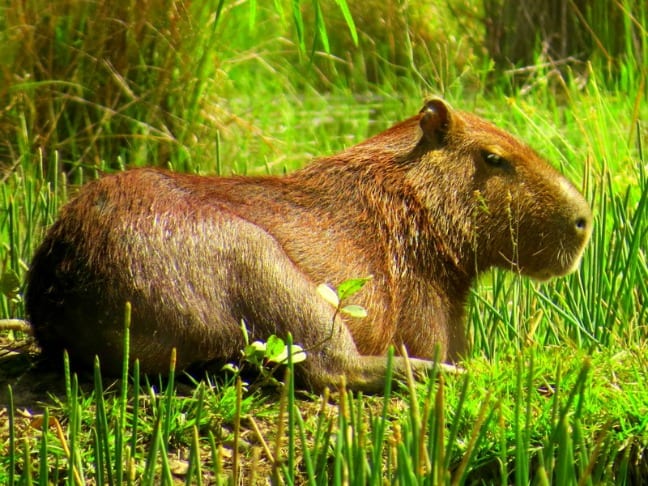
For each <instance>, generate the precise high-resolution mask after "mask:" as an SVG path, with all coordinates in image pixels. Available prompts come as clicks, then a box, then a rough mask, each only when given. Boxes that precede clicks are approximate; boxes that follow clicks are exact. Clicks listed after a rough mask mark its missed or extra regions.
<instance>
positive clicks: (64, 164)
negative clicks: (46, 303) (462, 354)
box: [0, 0, 648, 484]
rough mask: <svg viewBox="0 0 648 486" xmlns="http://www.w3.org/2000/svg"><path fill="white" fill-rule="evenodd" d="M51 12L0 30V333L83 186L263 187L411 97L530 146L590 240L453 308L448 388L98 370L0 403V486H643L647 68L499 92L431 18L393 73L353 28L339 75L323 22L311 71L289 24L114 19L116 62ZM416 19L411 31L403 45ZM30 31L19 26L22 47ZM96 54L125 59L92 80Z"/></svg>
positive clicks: (140, 16)
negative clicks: (459, 364) (453, 351)
mask: <svg viewBox="0 0 648 486" xmlns="http://www.w3.org/2000/svg"><path fill="white" fill-rule="evenodd" d="M55 3H56V6H49V5H50V4H49V3H48V4H47V5H48V6H49V7H45V6H44V4H43V3H42V2H40V1H39V0H32V1H30V2H26V3H25V2H23V3H22V4H21V5H23V10H22V11H20V10H12V11H11V12H9V10H7V9H6V8H5V9H4V10H3V12H2V13H3V15H0V40H1V41H2V43H1V45H2V47H1V49H2V51H1V52H2V56H3V59H5V60H7V62H6V63H4V64H3V66H2V67H0V69H1V70H2V71H1V72H2V75H3V78H2V79H3V83H4V84H3V88H2V89H1V90H0V95H1V96H2V99H3V107H4V108H3V111H2V112H1V114H2V117H1V118H0V133H1V134H3V138H4V140H3V141H2V143H0V157H2V158H1V160H0V164H2V169H3V170H2V176H1V179H0V180H2V185H1V187H0V271H1V274H2V276H3V278H2V288H1V290H2V295H1V296H0V318H3V319H7V318H22V317H24V308H23V303H22V300H21V295H22V292H23V290H24V289H23V287H22V282H23V281H24V277H25V272H26V270H27V268H28V265H29V261H30V258H31V255H32V254H33V252H34V250H35V248H36V246H37V245H38V243H39V241H40V240H41V238H42V235H43V231H44V230H45V228H46V227H47V226H48V225H49V224H51V223H52V222H53V221H54V219H55V218H56V215H57V213H58V210H59V208H60V206H61V205H62V204H63V203H64V202H65V201H66V200H68V199H69V197H71V196H72V195H73V194H74V191H75V188H76V186H77V185H80V184H82V183H83V182H84V181H87V180H89V179H92V178H94V177H97V176H98V175H99V174H100V172H103V171H114V170H121V168H123V167H126V166H129V167H130V166H137V165H168V166H171V167H173V168H175V169H177V170H185V171H192V172H199V173H222V174H230V173H240V174H264V173H274V174H281V173H284V172H286V171H291V170H294V169H296V168H298V167H300V166H302V165H303V164H305V163H307V161H308V160H309V159H310V158H311V157H313V156H317V155H323V154H329V153H332V152H334V151H337V150H340V149H341V148H343V147H347V146H349V145H351V144H353V143H356V142H359V141H361V140H363V139H364V138H366V137H367V136H369V135H371V134H374V133H377V132H378V131H380V130H381V129H383V128H386V127H388V126H390V125H391V124H392V123H394V122H395V121H398V120H400V119H403V118H405V117H408V116H410V115H411V114H413V113H416V112H417V111H418V109H419V108H420V106H421V103H422V99H423V97H424V96H426V95H428V94H431V93H443V94H444V96H445V97H446V98H447V99H448V100H449V101H450V102H451V103H452V104H453V105H454V106H455V107H457V108H460V109H465V110H468V111H475V112H477V113H479V114H480V115H482V116H484V117H485V118H488V119H491V120H493V121H494V122H495V123H497V124H498V125H500V126H501V127H503V128H505V129H508V130H509V131H511V132H512V133H515V134H516V135H518V136H520V137H521V138H522V139H524V140H526V141H528V142H529V143H530V144H531V145H532V146H534V147H535V148H536V149H538V151H540V152H541V153H542V154H544V155H545V156H546V157H547V158H548V159H549V160H551V161H552V162H553V163H554V164H555V165H556V166H557V167H558V168H559V169H560V170H561V171H562V172H564V173H565V174H566V175H567V176H568V177H569V178H570V179H572V180H573V181H574V182H575V183H576V185H577V186H578V187H580V188H581V189H582V191H583V193H584V194H585V195H586V197H587V199H588V200H589V201H590V202H591V204H592V207H593V209H594V214H595V227H594V233H593V236H592V242H591V244H590V247H589V248H588V250H587V252H586V254H585V257H584V261H583V263H582V265H581V268H580V269H579V270H578V271H577V272H576V273H575V274H573V275H570V276H568V277H566V278H562V279H559V280H556V281H553V282H550V283H544V284H538V283H535V282H531V281H529V280H528V279H525V278H521V277H518V276H514V275H510V274H507V273H505V272H501V271H492V272H489V273H488V274H486V275H484V276H483V278H482V279H481V280H480V281H479V282H478V283H477V285H476V287H475V289H474V292H473V294H472V296H471V300H470V304H469V308H468V332H469V334H470V340H469V341H470V342H471V343H472V349H471V351H470V355H469V356H468V357H467V358H466V360H465V361H464V363H463V366H464V368H465V369H466V370H467V373H466V374H464V375H445V376H442V377H441V376H432V377H430V379H429V380H427V381H426V382H424V383H413V382H410V383H407V384H405V385H403V386H399V385H396V384H394V386H393V388H392V387H391V385H387V386H386V390H385V394H384V396H380V397H366V396H362V395H357V394H356V395H353V394H351V393H348V392H346V391H344V390H342V391H341V392H339V393H334V394H333V396H328V395H325V396H323V397H319V396H312V395H307V394H304V393H301V392H296V391H295V390H294V388H293V386H292V381H291V380H290V379H289V377H290V374H288V375H286V376H287V379H286V381H285V382H286V385H285V386H283V387H276V388H269V389H262V390H260V389H258V388H257V387H256V386H255V384H254V383H251V384H247V385H246V384H243V383H241V382H239V381H237V379H236V377H232V376H218V377H209V378H206V379H204V380H202V381H200V382H198V383H194V382H191V381H189V380H188V379H187V378H186V377H183V376H181V375H175V374H173V373H172V374H171V378H169V379H166V380H154V379H153V378H148V379H147V378H145V377H143V376H140V375H139V373H138V371H137V369H131V370H128V369H126V370H125V375H127V376H130V378H129V379H125V380H122V381H120V382H117V383H112V382H110V383H108V382H104V381H103V380H102V377H101V375H100V373H98V368H97V369H95V371H94V375H93V376H92V377H91V378H90V379H81V380H79V379H78V378H77V377H76V376H75V375H74V374H72V373H70V371H69V370H67V373H66V375H65V377H64V378H61V379H62V380H64V381H65V386H64V387H63V389H62V393H53V395H52V396H50V397H47V396H43V397H42V398H43V399H46V401H45V404H44V406H43V405H41V404H38V403H29V404H27V405H28V408H29V409H31V410H32V412H31V414H28V413H26V412H25V411H24V407H25V406H26V405H25V404H24V401H23V400H22V399H21V397H19V396H18V395H16V397H14V398H13V399H12V398H11V397H12V391H13V388H10V387H9V386H7V385H6V384H3V387H4V388H5V390H3V393H4V394H5V395H6V396H7V405H8V406H7V408H6V409H5V410H4V411H0V443H1V444H2V448H1V449H0V450H2V451H3V454H1V455H0V483H2V484H33V483H37V484H47V483H48V482H49V483H57V484H58V483H66V484H86V483H88V482H90V483H95V484H98V483H103V484H105V483H108V484H120V483H122V482H126V483H129V484H160V483H166V484H170V483H172V482H185V483H186V484H207V483H210V482H211V483H222V484H228V483H230V484H232V483H236V480H237V479H238V478H244V480H245V481H248V482H249V481H254V480H255V478H256V480H258V481H259V482H263V481H265V480H266V478H270V477H271V478H274V480H275V482H278V483H286V484H294V483H298V484H302V483H308V484H345V483H346V484H366V483H368V484H383V483H384V482H385V481H390V482H394V483H396V484H442V483H450V484H461V483H468V484H471V483H480V482H483V483H487V484H510V483H515V484H529V483H534V484H552V483H553V484H601V483H604V484H605V483H607V484H610V483H626V484H632V483H636V482H638V481H639V478H642V477H645V476H646V475H648V463H647V462H646V454H647V452H646V451H647V450H648V420H647V419H646V417H648V391H647V388H646V386H645V383H646V381H647V379H648V326H647V323H648V311H647V310H646V309H647V308H648V306H647V305H646V301H647V298H648V289H647V287H648V261H647V255H646V242H647V241H648V214H647V212H648V174H647V170H648V169H647V168H648V166H647V163H648V162H647V159H646V146H647V144H646V121H645V120H647V119H648V105H647V104H646V102H645V99H646V95H647V93H646V67H645V65H644V64H641V63H639V64H637V62H638V60H637V59H636V58H632V59H630V58H627V59H626V58H623V59H620V60H619V63H620V69H619V71H618V75H617V76H608V74H609V71H608V70H607V69H608V67H607V66H602V65H598V64H596V62H593V64H592V65H590V66H589V68H588V73H587V74H588V76H587V79H586V81H585V82H582V81H583V79H581V78H579V77H578V76H576V75H574V76H572V77H570V76H569V74H567V75H566V76H565V78H564V79H563V78H561V79H560V80H559V81H558V82H557V81H556V78H555V74H554V73H552V72H551V71H550V70H548V69H545V68H543V67H542V66H538V67H537V69H535V71H534V78H533V80H532V82H530V83H529V84H527V85H525V86H523V87H521V88H519V89H517V90H514V91H513V92H511V88H510V85H509V80H508V79H507V77H506V75H504V74H502V73H496V72H493V71H492V70H491V67H490V66H491V64H490V63H489V60H488V58H487V57H485V56H483V55H482V54H481V53H479V52H477V51H473V50H470V49H468V48H466V50H461V51H456V50H455V51H452V49H455V48H456V47H457V46H467V45H468V44H467V42H468V41H467V38H464V37H461V35H460V34H457V35H456V36H448V34H447V33H445V34H444V35H445V36H446V37H452V38H453V39H454V40H451V39H449V38H443V37H438V35H440V34H438V25H441V26H443V25H444V22H443V18H442V17H441V18H439V19H438V24H437V23H436V21H435V23H434V25H432V26H431V27H430V31H429V32H421V31H420V30H416V32H417V33H418V34H420V36H419V37H420V38H426V37H425V36H427V38H428V39H429V41H430V42H438V45H437V44H429V45H427V46H426V48H425V49H423V50H419V51H416V52H415V51H414V48H413V47H412V48H411V50H410V51H408V50H407V48H406V49H405V53H406V54H407V55H406V56H405V57H406V58H408V56H409V58H408V59H406V61H405V62H404V63H403V64H399V65H398V66H396V65H395V64H394V63H395V62H396V61H395V60H396V59H399V56H401V54H399V53H398V52H396V51H394V50H389V45H387V44H388V41H387V40H385V41H384V42H385V45H383V46H377V47H376V48H375V49H373V48H369V47H367V45H368V44H367V40H368V39H371V37H370V36H369V34H368V33H367V32H364V31H363V32H360V34H359V36H360V40H359V44H360V46H361V49H360V50H354V49H353V47H352V44H344V49H347V50H348V51H349V53H350V54H349V56H348V58H345V59H342V57H341V56H339V55H338V58H339V59H336V58H335V56H334V54H335V53H336V51H335V50H334V49H336V48H339V47H336V46H337V44H336V42H342V40H340V39H342V37H343V36H342V35H341V34H340V38H339V39H338V38H334V35H333V34H332V33H334V32H341V31H340V29H339V28H338V29H337V31H336V30H335V29H334V28H333V26H334V25H337V24H335V23H334V22H333V21H334V20H335V19H334V18H332V17H330V19H331V23H330V24H328V25H329V32H328V35H329V37H330V39H329V40H330V44H331V45H330V47H331V50H332V51H331V52H330V53H328V54H327V53H326V52H324V51H323V50H322V44H321V42H322V40H321V36H322V35H324V34H323V32H322V30H321V25H320V26H319V27H318V26H317V25H314V24H313V18H312V17H310V16H309V15H310V14H309V12H308V11H307V10H304V18H303V19H302V22H303V29H304V30H303V37H301V38H300V37H299V36H297V35H296V32H297V31H298V30H299V29H297V28H296V27H295V22H296V20H294V12H293V11H291V6H290V5H289V4H288V3H286V4H283V3H281V2H277V4H276V5H279V4H281V5H282V6H283V10H281V9H279V11H278V10H277V8H278V7H276V6H275V7H273V8H267V7H266V6H262V5H260V3H261V2H245V3H236V4H235V3H231V4H230V3H229V2H219V1H215V2H204V3H200V2H193V3H192V4H191V5H192V6H191V10H184V9H183V8H182V7H184V4H183V3H173V2H171V3H169V4H168V5H167V6H166V7H165V8H164V9H160V6H159V5H157V4H153V3H151V5H149V4H147V8H150V11H148V10H147V11H132V10H128V9H124V11H123V12H121V13H120V15H122V18H123V21H124V22H123V25H124V30H123V31H121V30H120V31H119V32H120V33H123V35H124V37H123V39H125V41H124V42H126V43H125V46H126V47H127V48H125V49H122V50H120V49H117V48H116V47H115V46H114V45H113V44H112V43H114V42H116V41H117V40H119V39H117V37H115V36H113V35H112V34H111V32H112V31H111V30H110V29H108V28H107V27H101V23H97V24H96V28H95V30H93V31H92V33H93V35H92V36H90V35H79V32H80V30H79V29H81V27H80V26H83V25H85V24H87V23H92V22H93V20H94V19H95V18H101V15H105V8H106V5H107V4H105V3H103V2H96V3H94V2H88V3H84V4H83V7H82V8H75V7H74V5H75V4H74V3H73V2H70V3H66V2H55ZM169 5H174V6H175V7H174V8H171V7H169ZM381 5H382V3H381ZM336 8H337V7H336ZM376 8H378V6H376ZM417 8H419V7H418V6H417ZM102 9H104V10H102ZM420 9H421V10H420V11H423V8H422V7H420ZM420 11H419V10H416V11H413V12H414V13H413V14H412V16H411V18H410V22H411V23H410V24H409V25H410V27H412V28H414V27H416V29H421V25H423V23H421V22H418V23H417V20H416V17H417V15H419V14H420ZM42 12H46V13H47V15H41V13H42ZM102 12H103V13H102ZM172 13H174V14H177V17H174V16H173V15H171V14H172ZM114 15H117V14H114ZM328 15H332V14H329V10H325V11H324V18H325V20H326V19H327V18H329V17H328ZM336 15H337V14H336ZM340 15H342V14H340ZM385 15H388V14H385ZM389 15H392V14H389ZM393 15H394V17H389V21H390V22H395V23H397V22H400V21H401V20H400V18H399V17H397V16H396V14H393ZM440 15H441V14H440ZM445 15H448V13H447V12H446V13H445ZM643 15H644V17H637V18H635V20H636V21H637V22H639V24H640V26H641V28H642V29H644V30H643V31H644V32H645V29H646V25H645V20H646V19H645V12H644V13H643ZM110 16H111V18H113V14H110ZM386 18H387V17H386ZM435 18H436V17H435ZM145 19H146V20H145ZM472 21H473V22H474V19H473V20H472ZM628 21H629V20H628ZM29 22H32V24H33V25H34V26H36V27H37V28H36V29H33V30H29V29H22V28H19V26H21V25H22V26H24V25H28V24H29ZM358 24H359V23H358ZM445 24H447V25H450V26H454V25H455V24H454V23H453V22H448V23H445ZM92 25H95V24H92ZM342 26H343V27H344V29H346V30H344V32H351V30H350V29H349V28H348V26H347V25H346V24H344V23H343V24H342ZM300 28H301V27H300ZM358 28H360V27H358ZM331 29H333V30H331ZM315 31H317V32H319V33H318V34H315ZM81 32H85V31H82V30H81ZM435 32H437V34H435V35H437V37H432V38H430V36H433V34H434V33H435ZM457 32H461V29H460V28H459V27H457ZM418 34H417V35H418ZM316 35H319V36H320V38H319V39H320V40H319V41H317V38H316ZM345 35H346V34H345ZM349 35H351V34H349ZM30 36H31V37H30ZM363 36H364V37H363ZM51 38H53V39H54V40H55V42H54V43H53V44H52V43H50V44H48V43H47V42H46V41H47V39H51ZM116 39H117V40H116ZM313 39H316V44H315V46H316V50H317V51H318V52H317V53H316V56H315V57H314V58H312V59H311V58H309V56H310V54H311V49H312V46H313V44H312V42H313ZM363 39H364V40H363ZM302 40H303V46H302V47H301V48H300V45H302ZM27 41H29V42H27ZM380 41H381V40H380V39H378V38H377V39H376V42H380ZM317 42H319V43H317ZM363 42H364V44H363ZM453 42H455V44H453ZM119 45H121V44H119ZM48 46H49V47H48ZM97 46H103V47H102V48H103V49H106V51H105V53H110V52H122V51H123V53H124V54H123V55H124V58H120V57H119V56H114V55H113V54H111V56H109V57H110V59H111V63H109V64H107V63H105V62H100V63H98V64H93V63H92V62H91V60H92V59H91V56H89V54H91V53H95V54H96V53H97V52H98V51H97V49H98V47H97ZM303 47H305V49H303ZM401 47H402V46H401ZM406 47H407V46H406ZM418 47H419V48H420V45H419V46H418ZM634 48H635V47H632V46H629V47H628V52H630V50H631V49H634ZM110 49H112V51H110ZM445 52H455V53H457V52H460V53H461V54H462V55H461V56H457V57H461V59H458V60H454V58H453V55H448V56H446V55H444V53H445ZM476 52H477V53H476ZM430 53H434V54H430ZM338 54H339V53H338ZM464 54H465V55H464ZM434 56H439V59H437V58H435V57H434ZM322 59H328V61H326V63H324V62H323V61H322ZM624 59H625V60H624ZM43 60H49V62H44V61H43ZM454 61H456V62H454ZM120 62H121V63H123V64H121V65H118V64H119V63H120ZM110 64H111V65H112V66H113V68H114V71H113V70H112V69H111V68H110V67H109V65H110ZM7 66H11V68H12V69H13V71H9V67H7ZM119 66H122V67H124V66H126V67H128V69H127V70H126V71H123V70H120V68H119ZM369 66H373V67H372V68H371V69H373V70H374V71H373V72H378V73H379V74H380V75H379V76H377V77H376V79H375V80H370V79H368V77H367V72H368V67H369ZM642 66H643V67H642ZM124 69H125V68H124ZM117 73H121V74H122V78H120V76H118V75H117ZM124 73H126V76H125V77H124V76H123V74H124ZM602 73H605V75H604V74H602ZM63 81H65V82H63ZM5 87H6V89H5ZM53 127H55V128H56V129H55V130H54V129H53ZM11 339H13V333H12V332H9V333H4V334H3V341H2V342H3V343H6V342H8V341H9V340H11ZM3 366H4V364H3ZM28 379H31V378H28ZM24 383H25V381H24V380H22V381H20V380H19V381H18V382H14V386H15V390H16V393H18V390H19V389H21V388H24ZM5 392H6V393H5ZM14 403H15V405H14ZM18 404H19V405H18Z"/></svg>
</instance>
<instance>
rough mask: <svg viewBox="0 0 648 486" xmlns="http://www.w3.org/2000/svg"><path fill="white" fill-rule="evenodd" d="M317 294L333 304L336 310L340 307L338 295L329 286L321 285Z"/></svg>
mask: <svg viewBox="0 0 648 486" xmlns="http://www.w3.org/2000/svg"><path fill="white" fill-rule="evenodd" d="M317 293H318V294H320V296H321V297H322V298H323V299H324V300H325V301H326V302H328V303H329V304H331V305H332V306H333V307H335V308H336V309H337V308H338V307H339V305H340V299H339V298H338V294H337V293H336V292H335V290H333V289H332V288H331V287H330V286H329V285H327V284H320V285H318V286H317Z"/></svg>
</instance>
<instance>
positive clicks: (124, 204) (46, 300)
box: [26, 99, 591, 391]
mask: <svg viewBox="0 0 648 486" xmlns="http://www.w3.org/2000/svg"><path fill="white" fill-rule="evenodd" d="M590 233H591V214H590V210H589V207H588V205H587V203H586V202H585V200H584V199H583V198H582V196H581V195H580V194H579V193H578V192H577V191H576V190H575V189H574V188H573V186H572V185H571V184H570V183H569V182H568V181H567V180H566V179H564V178H563V177H562V176H560V175H559V174H558V173H557V172H556V171H555V170H554V169H552V168H551V167H550V166H549V165H548V164H547V163H546V162H544V161H543V160H542V159H540V158H539V157H538V155H536V154H535V153H534V152H533V151H532V150H530V149H529V148H527V147H526V146H524V145H523V144H521V143H520V142H519V141H517V140H516V139H514V138H513V137H511V136H510V135H508V134H507V133H505V132H503V131H501V130H498V129H497V128H495V127H493V126H492V125H490V124H488V123H486V122H485V121H483V120H481V119H480V118H477V117H475V116H474V115H470V114H467V113H462V112H456V111H454V110H452V109H451V108H450V107H449V106H448V105H447V104H446V103H445V102H443V101H441V100H438V99H435V100H432V101H429V102H428V103H426V105H425V107H424V108H423V109H422V110H421V112H420V113H419V114H418V115H416V116H414V117H412V118H410V119H408V120H406V121H404V122H401V123H399V124H397V125H395V126H394V127H392V128H390V129H389V130H387V131H385V132H383V133H381V134H379V135H376V136H375V137H373V138H371V139H369V140H367V141H366V142H363V143H361V144H360V145H357V146H355V147H352V148H350V149H348V150H346V151H344V152H342V153H340V154H337V155H334V156H332V157H328V158H323V159H320V160H317V161H315V162H313V163H311V164H310V165H309V166H307V167H305V168H304V169H302V170H300V171H297V172H295V173H293V174H290V175H288V176H285V177H256V178H252V177H229V178H219V177H200V176H193V175H183V174H175V173H171V172H166V171H160V170H154V169H138V170H132V171H126V172H122V173H118V174H115V175H112V176H107V177H104V178H102V179H99V180H97V181H94V182H91V183H89V184H87V185H86V186H85V187H83V188H82V189H81V191H80V194H79V195H78V197H77V198H75V199H74V200H72V201H71V202H70V203H69V204H67V205H66V206H65V207H64V208H63V209H62V211H61V215H60V218H59V219H58V221H57V222H56V223H55V224H54V225H53V226H52V228H50V230H49V232H48V233H47V236H46V237H45V240H44V242H43V243H42V245H41V247H40V248H39V249H38V251H37V253H36V254H35V256H34V259H33V262H32V266H31V269H30V272H29V281H28V291H27V296H26V304H27V312H28V315H29V318H30V320H31V323H32V325H33V327H34V329H35V333H36V336H37V339H38V340H39V342H40V344H41V346H42V348H43V350H44V352H45V353H47V354H58V353H60V351H61V350H62V349H64V348H65V349H67V350H68V352H69V354H70V357H71V360H72V362H73V363H75V364H77V365H80V366H91V365H92V362H93V359H94V356H95V355H98V356H99V358H100V362H101V366H102V369H103V370H104V371H106V372H108V373H113V374H115V373H119V371H120V369H121V362H122V343H123V319H124V309H125V305H126V302H130V303H131V306H132V324H131V331H130V335H131V357H132V358H133V359H135V358H137V359H139V361H140V366H141V369H142V370H143V371H145V372H153V373H155V372H162V373H163V372H165V371H167V370H168V366H169V358H170V355H171V350H172V349H173V348H175V349H176V352H177V367H178V368H180V369H182V368H185V367H188V366H190V365H201V364H206V363H209V362H226V361H230V360H235V359H237V358H238V357H239V356H240V351H241V349H242V348H243V346H244V340H243V333H242V331H241V325H242V323H243V324H244V325H245V327H246V328H247V331H248V333H249V335H250V339H253V340H255V339H261V340H265V339H267V338H268V336H269V335H271V334H276V335H279V336H284V337H285V336H286V335H287V334H288V333H291V334H292V336H293V340H294V342H295V343H297V344H300V345H301V346H302V347H303V348H305V349H306V350H307V359H306V361H305V362H304V363H301V364H300V368H299V371H300V375H301V377H302V379H303V380H304V381H305V382H306V384H308V385H310V386H311V387H313V388H316V389H317V388H321V387H323V386H326V385H334V384H336V383H338V382H339V380H340V376H341V375H345V376H346V381H347V383H349V385H350V386H351V387H353V388H356V389H363V390H368V391H379V390H381V389H382V387H383V386H384V377H385V366H386V359H385V353H386V350H387V348H388V347H389V346H390V345H396V346H397V347H400V346H401V345H402V346H404V347H405V348H406V349H407V352H408V354H409V355H410V356H411V357H414V358H417V359H414V360H413V366H414V368H415V369H416V370H423V369H426V368H428V367H430V366H431V363H430V362H429V361H428V360H430V359H431V358H433V355H434V352H435V349H436V348H437V346H439V347H440V348H441V350H442V353H443V356H444V357H445V358H447V359H449V360H453V361H454V360H457V359H458V358H460V357H461V355H462V354H463V353H464V352H465V350H466V343H465V336H464V334H465V333H464V323H463V320H464V306H465V303H466V298H467V294H468V291H469V288H470V285H471V283H472V281H473V280H474V278H475V277H476V276H477V274H478V273H479V272H480V271H483V270H485V269H487V268H489V267H491V266H499V267H503V268H508V269H511V270H513V271H516V272H520V273H522V274H526V275H529V276H531V277H535V278H540V279H547V278H551V277H554V276H560V275H564V274H566V273H568V272H569V271H571V270H573V269H574V268H575V267H576V266H577V264H578V262H579V260H580V258H581V255H582V252H583V250H584V248H585V245H586V243H587V241H588V239H589V235H590ZM367 275H373V279H372V280H371V281H370V282H369V283H368V284H367V285H366V286H365V287H364V288H363V290H362V291H361V292H360V293H359V294H357V298H356V297H354V298H356V302H357V303H358V304H361V305H363V306H364V307H366V308H367V310H368V313H369V316H368V317H367V318H365V319H362V320H357V319H352V318H345V317H343V316H342V315H339V314H336V313H335V309H334V308H333V307H331V305H330V304H329V303H327V302H326V301H325V300H324V299H323V298H322V297H321V296H320V295H319V294H318V292H317V290H316V289H317V286H318V285H319V284H321V283H331V284H334V285H335V284H337V283H339V282H342V281H343V280H346V279H348V278H352V277H360V276H367ZM395 368H396V372H397V374H398V373H401V372H403V369H404V364H403V361H402V359H400V358H399V359H397V360H396V362H395Z"/></svg>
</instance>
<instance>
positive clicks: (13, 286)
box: [0, 269, 20, 299]
mask: <svg viewBox="0 0 648 486" xmlns="http://www.w3.org/2000/svg"><path fill="white" fill-rule="evenodd" d="M19 290H20V279H19V278H18V275H17V274H16V272H14V271H13V270H11V269H9V270H7V271H6V272H5V273H3V274H2V277H0V292H2V293H3V294H4V295H6V296H7V297H9V298H10V299H13V298H14V297H15V296H16V295H18V291H19Z"/></svg>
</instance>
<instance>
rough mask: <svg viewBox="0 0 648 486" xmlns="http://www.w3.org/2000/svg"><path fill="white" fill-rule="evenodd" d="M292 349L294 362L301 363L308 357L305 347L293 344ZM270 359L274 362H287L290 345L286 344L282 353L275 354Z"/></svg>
mask: <svg viewBox="0 0 648 486" xmlns="http://www.w3.org/2000/svg"><path fill="white" fill-rule="evenodd" d="M291 351H292V353H291V354H292V362H293V363H301V362H302V361H304V360H305V359H306V351H304V349H303V348H302V347H301V346H299V345H297V344H293V345H292V346H291ZM268 360H269V361H272V362H273V363H287V362H288V346H284V348H283V350H282V351H281V353H280V354H278V355H276V356H273V357H272V358H268Z"/></svg>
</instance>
